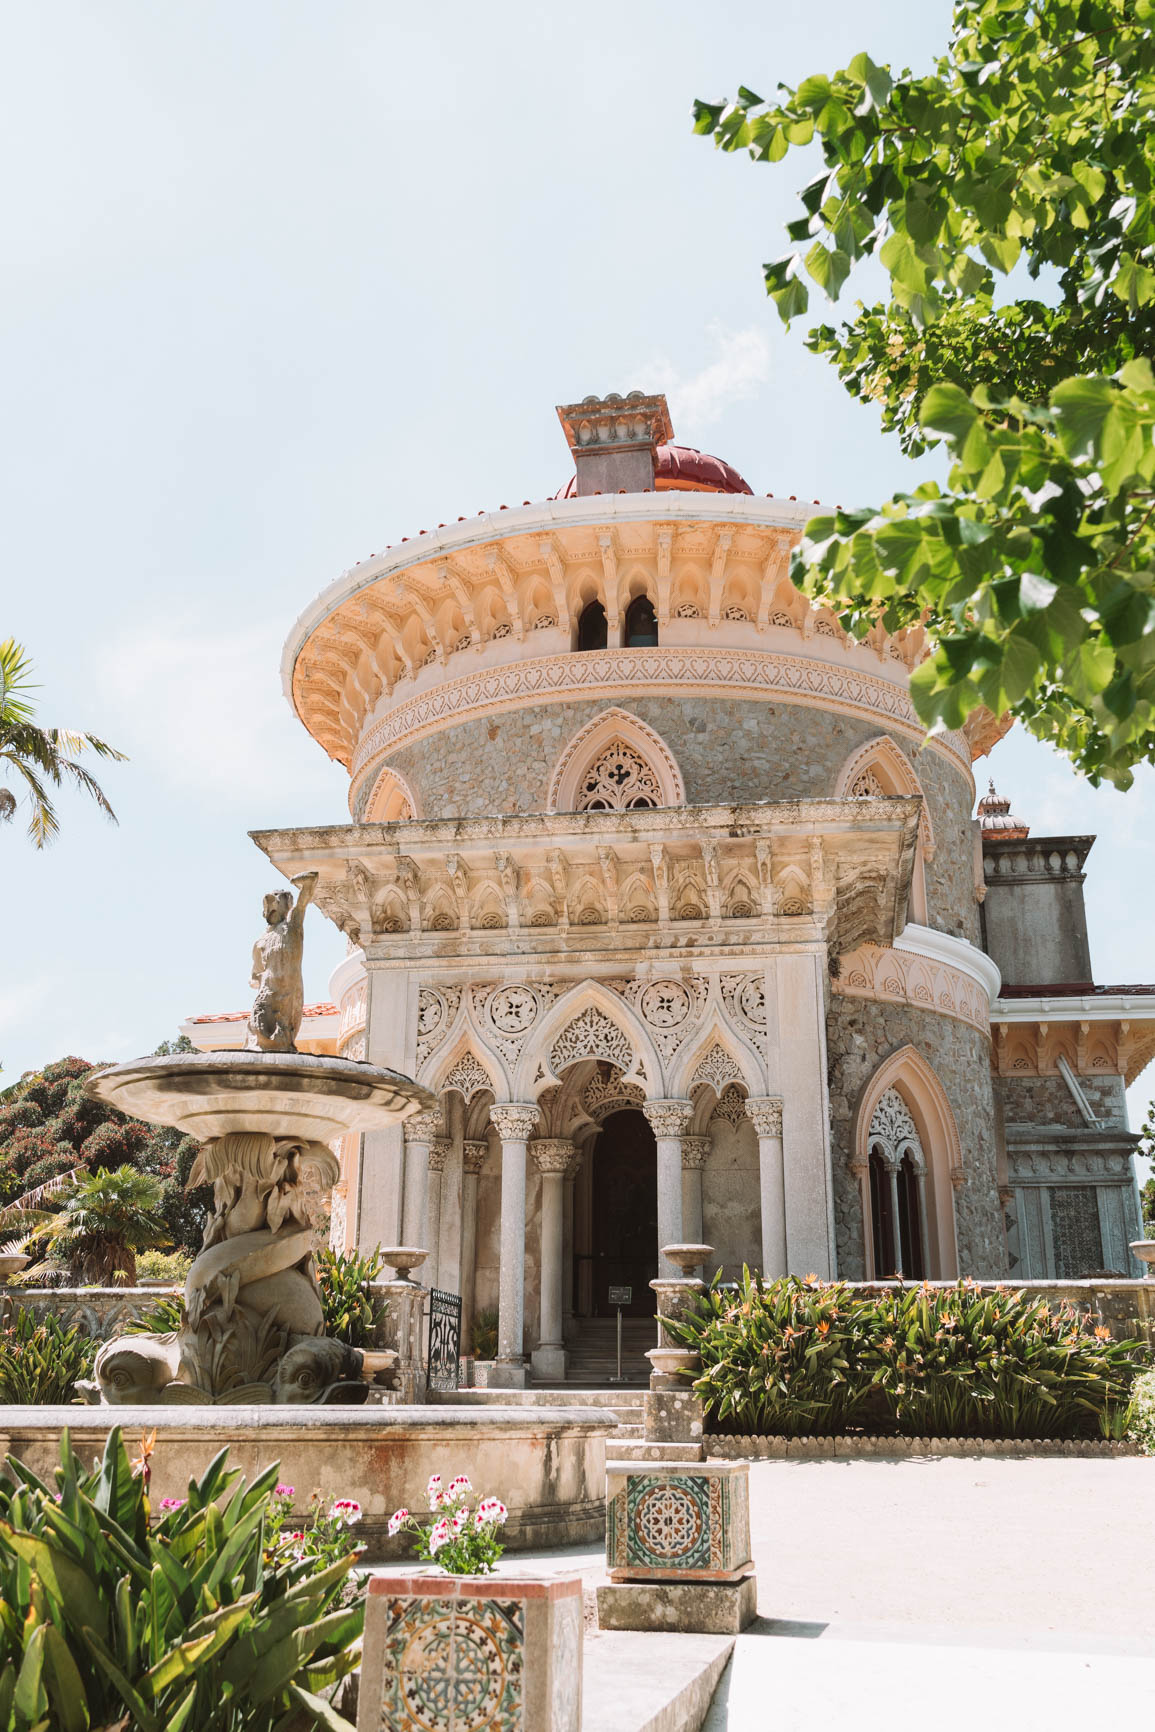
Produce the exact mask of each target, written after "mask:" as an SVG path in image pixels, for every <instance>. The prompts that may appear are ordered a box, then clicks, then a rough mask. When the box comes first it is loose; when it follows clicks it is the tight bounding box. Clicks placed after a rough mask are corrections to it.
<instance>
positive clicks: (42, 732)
mask: <svg viewBox="0 0 1155 1732" xmlns="http://www.w3.org/2000/svg"><path fill="white" fill-rule="evenodd" d="M31 672H32V663H31V662H30V661H29V660H28V657H27V656H26V655H25V653H24V647H23V645H22V644H18V643H17V642H16V640H15V638H6V639H5V640H4V641H3V643H0V771H2V770H4V769H5V768H8V769H11V771H12V772H13V773H14V774H15V775H16V777H17V778H18V779H19V780H20V781H22V782H23V783H24V786H25V789H26V790H27V794H28V799H29V803H30V805H31V807H32V816H31V818H30V819H29V823H28V834H29V835H30V836H31V838H32V840H33V842H34V843H35V844H36V846H37V848H43V847H44V846H45V844H46V843H48V842H51V841H52V839H53V837H54V836H55V835H56V833H57V831H58V830H59V828H60V825H59V823H58V822H57V818H56V808H55V807H54V806H53V804H52V800H51V797H50V795H49V792H48V790H49V787H53V788H59V787H60V785H61V783H62V782H64V781H65V780H66V779H67V780H68V781H70V782H72V783H73V784H74V786H76V787H78V788H81V789H83V791H84V792H85V793H86V794H91V795H92V798H93V799H94V800H95V801H96V804H97V805H98V806H99V807H100V809H101V811H102V812H104V813H106V814H107V816H108V817H109V818H111V819H112V821H113V823H114V824H115V823H116V813H115V812H114V811H113V809H112V807H111V806H110V805H109V803H108V801H107V800H106V799H105V797H104V791H103V789H102V788H101V786H100V784H99V782H97V781H96V779H95V777H93V776H91V775H90V774H89V772H88V771H87V770H86V769H85V768H84V766H83V765H82V764H78V763H77V762H76V759H77V757H78V756H79V754H80V753H81V752H87V751H93V752H95V753H96V755H97V757H99V758H112V759H114V760H116V761H117V762H118V763H123V761H124V753H123V752H118V751H117V750H116V748H115V747H114V746H110V745H108V744H107V743H106V742H105V741H104V740H98V739H97V737H96V735H95V734H77V733H74V732H73V731H72V730H71V729H70V728H42V727H40V726H39V725H38V724H37V723H36V722H35V721H34V720H33V715H34V711H33V706H32V702H31V700H30V697H29V693H30V692H32V691H34V690H35V687H34V686H33V684H32V681H31V679H30V677H29V676H30V674H31ZM16 806H17V799H16V796H15V794H14V793H13V792H12V790H11V789H10V788H0V819H11V818H12V816H13V814H14V813H15V811H16Z"/></svg>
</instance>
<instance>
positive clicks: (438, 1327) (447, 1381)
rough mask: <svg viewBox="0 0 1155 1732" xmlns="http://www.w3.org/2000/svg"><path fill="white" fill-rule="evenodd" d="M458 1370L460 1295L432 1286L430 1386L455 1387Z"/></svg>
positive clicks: (457, 1380)
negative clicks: (444, 1291)
mask: <svg viewBox="0 0 1155 1732" xmlns="http://www.w3.org/2000/svg"><path fill="white" fill-rule="evenodd" d="M460 1370H461V1294H460V1293H443V1292H442V1290H441V1288H440V1287H433V1288H431V1289H430V1293H429V1367H428V1383H429V1387H430V1389H446V1390H451V1389H456V1388H457V1386H458V1382H459V1380H460Z"/></svg>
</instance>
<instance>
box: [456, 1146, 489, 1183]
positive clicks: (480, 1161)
mask: <svg viewBox="0 0 1155 1732" xmlns="http://www.w3.org/2000/svg"><path fill="white" fill-rule="evenodd" d="M488 1154H489V1144H488V1143H486V1142H480V1141H477V1142H475V1141H472V1140H470V1141H466V1142H464V1143H462V1145H461V1165H462V1167H463V1169H464V1171H465V1172H467V1173H473V1174H475V1175H476V1174H478V1173H480V1171H481V1169H482V1167H484V1165H485V1158H486V1156H487V1155H488Z"/></svg>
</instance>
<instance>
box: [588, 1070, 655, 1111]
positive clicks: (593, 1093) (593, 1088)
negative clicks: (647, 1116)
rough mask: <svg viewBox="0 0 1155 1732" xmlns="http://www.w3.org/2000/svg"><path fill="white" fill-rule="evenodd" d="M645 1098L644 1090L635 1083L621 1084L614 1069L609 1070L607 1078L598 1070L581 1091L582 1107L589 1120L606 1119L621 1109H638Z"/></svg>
mask: <svg viewBox="0 0 1155 1732" xmlns="http://www.w3.org/2000/svg"><path fill="white" fill-rule="evenodd" d="M645 1098H646V1095H645V1090H644V1089H642V1088H640V1087H639V1085H638V1084H637V1083H626V1082H623V1081H622V1080H621V1073H620V1071H618V1070H617V1069H616V1068H611V1070H610V1075H609V1076H608V1077H607V1076H603V1075H602V1073H601V1071H600V1070H599V1071H598V1072H596V1073H595V1074H594V1075H593V1076H592V1077H591V1078H590V1080H589V1082H588V1083H587V1084H586V1086H585V1088H584V1089H583V1090H582V1106H583V1107H584V1108H585V1110H586V1112H587V1113H588V1114H589V1116H590V1118H591V1119H604V1118H608V1117H609V1115H610V1113H616V1112H620V1111H621V1110H622V1108H623V1107H640V1106H641V1104H642V1102H643V1101H644V1100H645Z"/></svg>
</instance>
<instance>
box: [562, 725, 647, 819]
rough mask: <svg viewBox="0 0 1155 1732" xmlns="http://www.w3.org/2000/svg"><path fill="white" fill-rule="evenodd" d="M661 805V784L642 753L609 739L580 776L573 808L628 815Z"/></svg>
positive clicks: (620, 741)
mask: <svg viewBox="0 0 1155 1732" xmlns="http://www.w3.org/2000/svg"><path fill="white" fill-rule="evenodd" d="M661 804H662V785H661V783H660V782H659V781H658V778H657V776H656V775H655V774H654V772H653V770H652V769H651V768H650V766H649V764H648V763H647V762H646V760H645V758H643V757H642V754H641V753H640V752H639V751H636V750H635V748H634V747H633V746H628V745H627V744H626V742H625V741H624V740H612V741H611V742H610V744H609V745H608V746H606V747H605V749H604V750H603V751H602V752H600V753H599V755H598V757H597V758H596V759H595V761H594V763H593V764H591V766H590V768H589V769H588V770H587V771H586V773H585V775H584V776H583V777H582V779H581V785H580V789H579V792H578V797H577V802H576V808H575V809H576V810H577V811H579V812H628V811H630V810H632V809H633V808H635V807H641V806H660V805H661Z"/></svg>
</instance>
